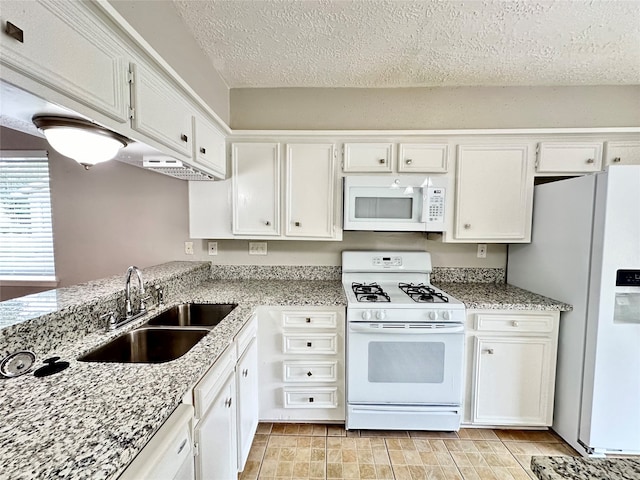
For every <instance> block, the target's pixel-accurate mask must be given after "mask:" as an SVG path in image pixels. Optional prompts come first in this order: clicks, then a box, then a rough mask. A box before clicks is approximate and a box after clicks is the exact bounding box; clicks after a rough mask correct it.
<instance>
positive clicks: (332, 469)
mask: <svg viewBox="0 0 640 480" xmlns="http://www.w3.org/2000/svg"><path fill="white" fill-rule="evenodd" d="M327 478H343V476H342V464H341V463H329V462H327Z"/></svg>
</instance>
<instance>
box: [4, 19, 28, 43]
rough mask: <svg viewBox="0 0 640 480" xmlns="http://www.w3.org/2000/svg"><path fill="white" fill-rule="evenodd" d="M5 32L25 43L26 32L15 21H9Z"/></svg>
mask: <svg viewBox="0 0 640 480" xmlns="http://www.w3.org/2000/svg"><path fill="white" fill-rule="evenodd" d="M4 32H5V33H6V34H7V35H9V36H10V37H11V38H13V39H15V40H17V41H19V42H20V43H24V32H23V31H22V29H21V28H20V27H16V26H15V25H14V24H13V23H11V22H7V25H6V27H5V29H4Z"/></svg>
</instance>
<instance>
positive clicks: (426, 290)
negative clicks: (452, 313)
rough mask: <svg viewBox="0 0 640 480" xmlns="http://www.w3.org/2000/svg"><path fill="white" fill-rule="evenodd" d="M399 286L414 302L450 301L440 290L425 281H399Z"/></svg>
mask: <svg viewBox="0 0 640 480" xmlns="http://www.w3.org/2000/svg"><path fill="white" fill-rule="evenodd" d="M398 287H399V288H400V290H402V291H403V292H404V293H406V294H407V295H409V297H411V299H412V300H413V301H414V302H418V303H436V302H445V303H446V302H448V301H449V298H448V297H447V296H446V295H443V294H442V293H440V292H437V291H436V290H435V289H434V288H433V287H430V286H428V285H425V284H423V283H421V284H419V285H414V284H413V283H399V284H398Z"/></svg>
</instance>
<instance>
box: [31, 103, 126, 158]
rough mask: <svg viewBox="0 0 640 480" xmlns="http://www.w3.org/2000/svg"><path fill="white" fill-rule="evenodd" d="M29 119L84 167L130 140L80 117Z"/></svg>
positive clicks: (55, 144)
mask: <svg viewBox="0 0 640 480" xmlns="http://www.w3.org/2000/svg"><path fill="white" fill-rule="evenodd" d="M31 120H32V121H33V123H34V125H35V126H36V127H38V128H39V129H40V130H42V132H43V133H44V136H45V137H46V139H47V141H48V142H49V145H51V147H53V149H54V150H56V151H57V152H58V153H60V154H62V155H64V156H65V157H69V158H71V159H73V160H75V161H76V162H78V163H79V164H80V165H82V166H83V167H84V168H85V169H86V170H89V167H91V166H93V165H95V164H96V163H102V162H106V161H107V160H111V159H112V158H113V157H115V156H116V155H117V154H118V151H119V150H120V149H121V148H122V147H126V146H127V144H128V143H129V139H128V138H127V137H123V136H122V135H120V134H118V133H115V132H112V131H111V130H108V129H106V128H104V127H101V126H100V125H97V124H95V123H92V122H90V121H89V120H84V119H81V118H72V117H58V116H52V115H35V116H34V117H33V118H32V119H31Z"/></svg>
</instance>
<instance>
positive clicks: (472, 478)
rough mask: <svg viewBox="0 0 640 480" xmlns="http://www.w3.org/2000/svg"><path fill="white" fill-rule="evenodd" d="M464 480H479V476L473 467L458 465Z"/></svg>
mask: <svg viewBox="0 0 640 480" xmlns="http://www.w3.org/2000/svg"><path fill="white" fill-rule="evenodd" d="M458 470H460V474H461V475H462V478H463V479H464V480H480V476H479V475H478V473H477V472H476V469H475V468H473V467H458Z"/></svg>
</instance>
